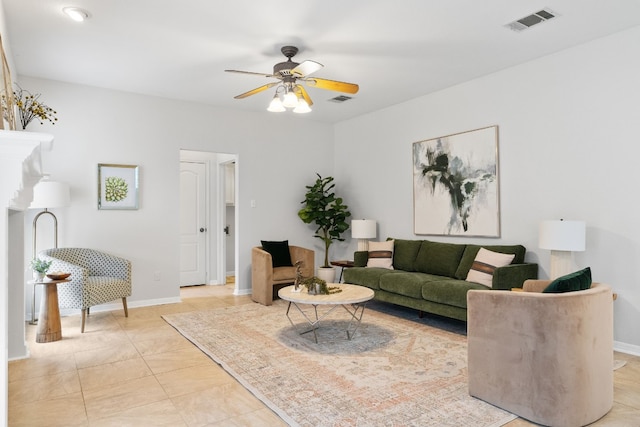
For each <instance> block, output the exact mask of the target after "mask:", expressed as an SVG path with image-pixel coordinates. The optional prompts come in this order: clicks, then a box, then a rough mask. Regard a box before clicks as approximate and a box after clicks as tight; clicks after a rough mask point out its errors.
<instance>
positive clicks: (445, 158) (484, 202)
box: [413, 126, 500, 237]
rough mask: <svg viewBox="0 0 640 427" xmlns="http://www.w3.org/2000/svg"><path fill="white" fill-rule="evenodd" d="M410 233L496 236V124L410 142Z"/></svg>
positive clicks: (497, 231) (497, 182) (498, 228)
mask: <svg viewBox="0 0 640 427" xmlns="http://www.w3.org/2000/svg"><path fill="white" fill-rule="evenodd" d="M413 223H414V233H415V234H427V235H439V236H482V237H500V200H499V180H498V126H491V127H486V128H482V129H476V130H472V131H467V132H462V133H457V134H454V135H449V136H443V137H439V138H434V139H429V140H426V141H419V142H414V143H413Z"/></svg>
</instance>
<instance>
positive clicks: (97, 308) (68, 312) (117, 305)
mask: <svg viewBox="0 0 640 427" xmlns="http://www.w3.org/2000/svg"><path fill="white" fill-rule="evenodd" d="M179 302H182V300H181V299H180V297H171V298H157V299H149V300H141V301H129V300H127V308H137V307H151V306H154V305H162V304H175V303H179ZM114 310H122V301H117V302H116V301H114V302H113V303H109V304H101V305H94V306H93V307H91V312H92V313H99V312H102V311H114ZM79 314H80V310H78V309H74V308H65V309H60V316H74V315H79ZM30 320H31V313H25V321H27V322H28V321H30Z"/></svg>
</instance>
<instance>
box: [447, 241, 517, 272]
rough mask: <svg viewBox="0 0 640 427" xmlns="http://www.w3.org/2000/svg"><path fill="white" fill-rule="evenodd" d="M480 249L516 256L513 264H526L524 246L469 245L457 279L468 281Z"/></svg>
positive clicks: (459, 266) (459, 267)
mask: <svg viewBox="0 0 640 427" xmlns="http://www.w3.org/2000/svg"><path fill="white" fill-rule="evenodd" d="M480 248H485V249H488V250H490V251H493V252H499V253H501V254H514V255H515V257H514V258H513V261H511V264H523V263H524V254H525V252H526V249H525V247H524V246H522V245H482V246H480V245H467V247H466V248H465V250H464V254H463V255H462V259H461V260H460V264H459V265H458V269H457V270H456V275H455V276H454V277H455V278H456V279H462V280H464V279H466V277H467V274H469V270H470V269H471V265H472V264H473V261H474V260H475V258H476V255H477V254H478V251H479V250H480Z"/></svg>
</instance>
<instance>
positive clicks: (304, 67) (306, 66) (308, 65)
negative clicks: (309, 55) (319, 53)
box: [291, 61, 324, 77]
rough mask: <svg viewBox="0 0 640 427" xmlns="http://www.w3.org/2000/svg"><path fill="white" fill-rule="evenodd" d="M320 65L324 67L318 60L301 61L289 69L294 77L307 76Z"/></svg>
mask: <svg viewBox="0 0 640 427" xmlns="http://www.w3.org/2000/svg"><path fill="white" fill-rule="evenodd" d="M322 67H324V65H322V64H321V63H319V62H316V61H304V62H301V63H300V64H298V65H296V67H295V68H294V69H292V70H291V74H292V75H294V76H296V77H305V76H308V75H309V74H311V73H315V72H316V71H318V70H319V69H320V68H322Z"/></svg>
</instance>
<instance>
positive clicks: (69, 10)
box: [62, 7, 89, 22]
mask: <svg viewBox="0 0 640 427" xmlns="http://www.w3.org/2000/svg"><path fill="white" fill-rule="evenodd" d="M62 11H63V12H64V14H65V15H67V16H68V17H69V18H71V19H73V20H74V21H76V22H82V21H84V20H86V19H89V12H87V11H86V10H84V9H80V8H79V7H63V8H62Z"/></svg>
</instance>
